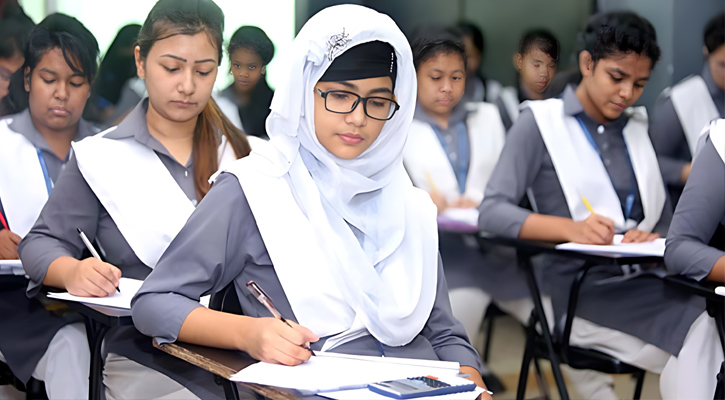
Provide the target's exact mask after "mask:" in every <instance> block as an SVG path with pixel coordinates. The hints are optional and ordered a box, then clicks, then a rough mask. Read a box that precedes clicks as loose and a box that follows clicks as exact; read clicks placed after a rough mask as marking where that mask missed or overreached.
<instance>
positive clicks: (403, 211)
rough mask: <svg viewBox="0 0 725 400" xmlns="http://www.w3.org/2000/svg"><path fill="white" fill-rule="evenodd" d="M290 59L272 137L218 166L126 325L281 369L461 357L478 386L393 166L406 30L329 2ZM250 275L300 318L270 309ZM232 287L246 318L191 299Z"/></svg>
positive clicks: (410, 90)
mask: <svg viewBox="0 0 725 400" xmlns="http://www.w3.org/2000/svg"><path fill="white" fill-rule="evenodd" d="M287 56H288V58H287V59H286V60H287V63H286V64H285V65H287V66H288V68H289V71H288V73H286V74H284V75H283V76H285V77H287V79H288V81H287V82H286V83H285V84H283V85H280V86H279V87H278V88H277V92H276V93H275V98H274V100H273V101H272V113H271V114H270V117H269V119H268V121H267V126H268V128H269V134H270V136H271V140H270V146H268V147H267V148H265V149H264V151H263V152H260V153H257V152H256V151H255V153H253V154H252V155H251V156H250V158H247V159H246V162H237V163H235V164H234V165H233V166H232V167H230V169H229V170H228V171H227V172H226V173H222V174H221V175H220V176H219V178H218V179H217V181H216V182H215V183H214V185H213V186H212V189H211V190H210V192H209V194H208V195H207V197H206V198H205V199H204V201H203V202H202V203H201V204H200V205H199V207H198V208H197V210H196V211H195V212H194V214H193V215H192V216H191V218H190V219H189V221H188V223H187V224H186V226H185V227H184V228H183V229H182V230H181V232H180V233H179V235H178V236H177V237H176V239H175V240H174V242H173V243H172V244H171V246H170V247H169V249H168V250H167V252H166V253H165V254H164V257H163V258H162V259H161V261H160V262H159V264H158V265H157V267H156V269H155V270H154V271H153V272H152V273H151V274H150V275H149V277H148V279H147V280H146V281H145V282H144V285H143V286H142V287H141V289H140V291H139V292H138V294H137V295H136V297H135V299H134V303H133V318H134V323H135V324H136V326H137V327H138V329H139V330H141V331H142V332H144V333H146V334H147V335H150V336H155V337H156V338H157V340H158V341H159V342H160V343H169V342H173V341H176V340H181V341H184V342H189V343H197V344H202V345H207V346H214V347H222V348H236V349H241V350H244V351H246V352H247V353H249V354H250V355H251V356H252V357H254V358H256V359H258V360H262V361H267V362H275V363H282V364H287V365H296V364H299V363H302V362H304V361H306V360H307V359H308V358H309V357H310V352H309V351H307V350H305V349H303V348H302V347H300V345H303V344H307V343H311V347H312V349H313V350H320V349H322V350H332V351H339V352H343V353H355V354H368V355H378V356H379V355H381V354H384V355H386V356H391V357H411V358H424V359H434V360H437V359H440V360H448V361H457V362H459V363H460V364H461V371H464V372H466V373H469V374H471V377H472V379H473V380H474V381H475V382H476V383H478V384H479V385H481V386H483V382H482V381H481V378H480V374H479V372H478V370H479V368H480V366H481V359H480V357H479V355H478V353H476V351H475V350H474V349H473V347H471V345H470V344H469V342H468V339H467V338H466V334H465V331H464V329H463V327H462V326H461V324H460V323H459V322H458V321H456V320H455V319H454V318H453V316H452V314H451V309H450V304H449V302H448V293H447V289H446V281H445V277H444V276H443V270H442V267H441V265H440V261H439V257H438V254H437V253H438V251H437V244H436V241H437V240H436V239H437V238H436V223H435V215H436V211H435V206H434V205H433V203H432V202H431V201H430V198H429V197H428V195H427V194H426V193H424V192H422V191H419V190H418V189H415V188H413V186H412V185H411V184H410V180H409V178H408V177H407V175H406V174H405V170H404V169H403V164H402V150H403V146H404V144H405V140H406V136H407V133H408V128H409V125H410V121H411V119H412V117H413V111H414V106H415V91H416V88H415V78H414V68H413V60H412V57H411V52H410V47H409V45H408V43H407V41H406V38H405V36H404V35H403V33H402V32H401V31H400V30H399V28H398V27H397V26H396V25H395V23H394V22H393V21H392V20H391V19H390V18H389V17H387V16H385V15H383V14H379V13H377V12H375V11H373V10H370V9H368V8H365V7H361V6H356V5H341V6H334V7H330V8H327V9H324V10H322V11H321V12H319V13H318V14H316V15H315V16H313V17H312V18H310V20H308V21H307V23H306V24H305V26H304V27H303V28H302V30H301V31H300V33H299V34H298V35H297V37H296V38H295V40H294V42H293V44H292V46H291V49H290V53H289V54H287ZM359 96H365V97H364V98H362V97H359ZM361 103H362V104H361ZM249 280H255V281H256V282H257V283H259V284H260V285H261V286H262V287H263V288H264V290H265V291H266V292H267V294H269V295H270V297H272V298H273V299H274V303H275V306H276V307H277V309H279V311H280V312H281V314H282V315H284V316H285V318H287V319H288V320H289V321H294V322H297V323H299V325H297V324H293V327H294V328H293V329H290V327H288V326H286V325H285V324H284V323H282V322H280V321H279V320H276V319H274V318H265V317H268V316H269V313H268V311H266V309H265V308H264V307H263V306H262V305H261V304H260V303H259V302H257V300H256V299H254V298H253V297H251V296H250V295H249V294H248V292H247V289H246V288H245V284H246V283H247V282H248V281H249ZM232 282H233V283H234V285H235V288H236V293H237V296H238V297H239V301H240V303H241V306H242V310H243V312H244V316H241V315H234V314H226V313H222V312H217V311H213V310H210V309H207V308H203V307H201V308H200V307H198V299H199V297H200V296H202V295H204V294H209V293H213V292H216V291H219V290H221V289H223V288H224V287H225V286H227V285H229V284H230V283H232ZM350 372H351V373H354V371H350Z"/></svg>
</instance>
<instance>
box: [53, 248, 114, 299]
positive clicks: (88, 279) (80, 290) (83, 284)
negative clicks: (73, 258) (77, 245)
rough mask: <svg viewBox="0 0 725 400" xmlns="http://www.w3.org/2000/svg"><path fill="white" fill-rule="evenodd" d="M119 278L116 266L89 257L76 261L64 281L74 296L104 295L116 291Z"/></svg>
mask: <svg viewBox="0 0 725 400" xmlns="http://www.w3.org/2000/svg"><path fill="white" fill-rule="evenodd" d="M120 279H121V270H120V269H118V268H117V267H116V266H114V265H111V264H109V263H106V262H103V261H101V260H99V259H97V258H94V257H89V258H86V259H85V260H81V261H78V265H76V267H75V268H73V269H72V272H71V273H70V274H69V275H68V277H67V279H66V280H65V282H64V283H65V289H66V290H67V291H68V293H70V294H72V295H74V296H81V297H106V296H109V295H111V294H113V293H116V288H117V287H118V284H119V282H120Z"/></svg>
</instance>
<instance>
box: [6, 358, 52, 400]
mask: <svg viewBox="0 0 725 400" xmlns="http://www.w3.org/2000/svg"><path fill="white" fill-rule="evenodd" d="M4 385H11V386H13V387H15V388H16V389H18V390H19V391H21V392H25V398H26V399H28V400H31V399H32V400H47V399H48V395H47V393H46V391H45V384H44V383H43V382H42V381H39V380H37V379H35V378H30V380H29V381H28V383H27V385H26V384H23V382H21V381H20V380H19V379H18V378H17V377H15V375H14V374H13V372H12V371H11V370H10V367H9V366H8V365H7V364H5V363H4V362H0V386H4Z"/></svg>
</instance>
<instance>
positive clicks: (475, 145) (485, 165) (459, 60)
mask: <svg viewBox="0 0 725 400" xmlns="http://www.w3.org/2000/svg"><path fill="white" fill-rule="evenodd" d="M429 36H436V37H435V38H433V37H428V38H419V39H416V40H415V41H414V42H413V46H412V47H413V48H412V50H413V60H414V64H415V68H416V71H417V81H418V101H417V105H416V108H415V115H414V118H413V122H412V123H411V126H410V133H409V134H408V141H407V142H406V145H405V150H404V152H403V162H404V164H405V169H406V171H407V172H408V175H410V178H411V180H412V181H413V184H414V185H415V186H416V187H419V188H421V189H423V190H425V191H427V192H428V194H429V195H430V197H431V199H432V200H433V203H435V205H436V207H437V208H438V212H439V213H443V212H445V210H447V209H450V208H459V209H464V208H468V209H475V208H476V207H478V205H479V204H480V203H481V200H482V199H483V190H484V188H485V187H486V182H488V178H489V176H490V175H491V172H493V168H494V166H495V165H496V161H498V156H499V154H500V152H501V149H503V144H504V140H505V133H506V132H505V131H504V127H503V123H502V122H501V116H500V115H499V112H498V108H497V107H496V106H495V105H494V104H490V103H484V102H469V103H464V102H462V101H461V99H462V96H463V91H464V87H465V85H466V79H467V78H466V53H465V48H464V46H463V43H461V42H459V41H458V39H457V38H456V37H455V36H454V35H452V34H450V33H448V32H445V31H443V32H440V33H439V34H438V35H429ZM438 239H439V246H440V252H441V259H442V260H443V265H444V266H445V273H446V280H447V281H448V286H449V294H450V299H451V306H452V309H453V314H454V315H455V316H456V318H457V319H458V320H460V321H461V322H462V323H463V326H464V327H465V328H466V333H467V334H468V337H469V338H471V340H474V339H475V338H476V337H477V336H478V333H479V331H480V328H481V322H482V321H483V317H484V314H485V313H486V309H487V308H488V305H489V304H491V300H492V297H495V298H496V299H497V300H502V301H504V302H505V301H507V300H514V301H516V300H519V299H522V298H523V299H529V297H528V288H527V287H526V282H525V281H524V280H523V276H521V277H519V273H518V269H517V268H515V266H514V265H515V262H516V260H515V258H514V255H513V252H512V251H506V249H500V248H488V249H487V250H490V251H487V252H486V253H485V254H482V252H481V248H480V246H479V245H478V243H476V241H475V240H472V238H471V237H470V235H461V234H460V233H455V232H446V231H439V232H438ZM508 305H511V307H515V305H514V304H508ZM504 307H505V306H504ZM526 319H528V315H527V316H525V317H524V320H526ZM488 379H495V378H494V377H492V376H489V377H488ZM484 380H487V377H486V376H484Z"/></svg>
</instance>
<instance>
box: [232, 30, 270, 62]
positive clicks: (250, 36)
mask: <svg viewBox="0 0 725 400" xmlns="http://www.w3.org/2000/svg"><path fill="white" fill-rule="evenodd" d="M240 48H245V49H249V50H252V51H253V52H255V53H257V55H259V57H260V58H261V59H262V64H264V65H267V64H269V62H270V61H272V57H274V44H273V43H272V41H271V40H270V39H269V36H267V34H266V33H264V31H263V30H262V29H260V28H258V27H256V26H242V27H241V28H239V29H237V31H236V32H234V34H233V35H232V38H231V39H230V40H229V46H227V53H229V58H232V54H234V52H235V51H236V50H237V49H240Z"/></svg>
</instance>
